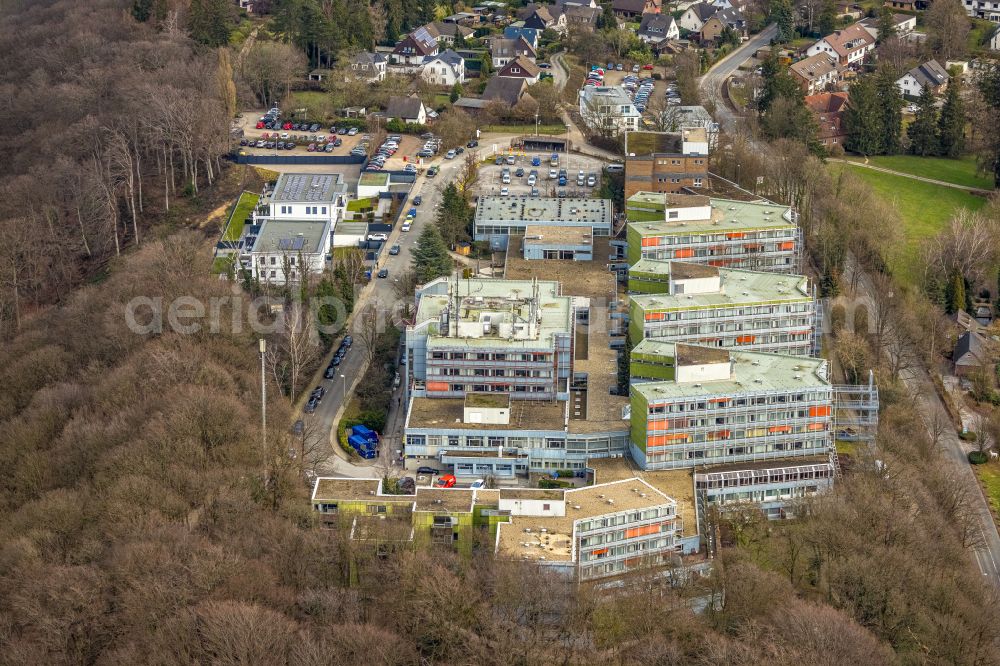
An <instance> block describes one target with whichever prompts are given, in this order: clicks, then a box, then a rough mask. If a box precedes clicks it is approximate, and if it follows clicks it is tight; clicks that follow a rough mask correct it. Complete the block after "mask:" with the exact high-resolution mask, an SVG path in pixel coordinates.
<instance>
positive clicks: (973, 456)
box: [969, 451, 990, 465]
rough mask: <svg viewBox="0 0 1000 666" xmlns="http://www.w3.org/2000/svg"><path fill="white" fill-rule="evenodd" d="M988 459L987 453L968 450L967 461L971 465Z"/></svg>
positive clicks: (980, 463)
mask: <svg viewBox="0 0 1000 666" xmlns="http://www.w3.org/2000/svg"><path fill="white" fill-rule="evenodd" d="M989 459H990V457H989V455H987V454H985V453H983V452H982V451H970V452H969V462H970V463H972V464H973V465H982V464H983V463H985V462H987V461H988V460H989Z"/></svg>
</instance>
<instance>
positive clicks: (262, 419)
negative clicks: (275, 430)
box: [260, 338, 267, 451]
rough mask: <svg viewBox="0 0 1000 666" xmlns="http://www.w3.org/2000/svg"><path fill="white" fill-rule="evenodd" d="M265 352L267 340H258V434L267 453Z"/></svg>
mask: <svg viewBox="0 0 1000 666" xmlns="http://www.w3.org/2000/svg"><path fill="white" fill-rule="evenodd" d="M266 350H267V340H265V339H264V338H261V339H260V432H261V442H262V443H263V446H264V451H267V382H266V381H265V379H264V377H265V375H264V352H265V351H266Z"/></svg>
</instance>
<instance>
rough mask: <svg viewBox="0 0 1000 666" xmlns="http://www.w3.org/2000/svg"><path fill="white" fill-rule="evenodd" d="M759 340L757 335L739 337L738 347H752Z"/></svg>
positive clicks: (737, 337) (737, 338)
mask: <svg viewBox="0 0 1000 666" xmlns="http://www.w3.org/2000/svg"><path fill="white" fill-rule="evenodd" d="M756 340H757V336H755V335H737V336H736V344H738V345H752V344H753V343H754V342H755V341H756Z"/></svg>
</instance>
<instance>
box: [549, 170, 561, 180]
mask: <svg viewBox="0 0 1000 666" xmlns="http://www.w3.org/2000/svg"><path fill="white" fill-rule="evenodd" d="M558 177H559V172H558V171H556V170H555V169H549V180H555V179H556V178H558Z"/></svg>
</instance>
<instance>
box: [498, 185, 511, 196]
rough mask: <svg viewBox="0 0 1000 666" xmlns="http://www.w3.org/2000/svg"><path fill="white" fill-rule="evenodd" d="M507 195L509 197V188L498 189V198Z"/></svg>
mask: <svg viewBox="0 0 1000 666" xmlns="http://www.w3.org/2000/svg"><path fill="white" fill-rule="evenodd" d="M509 195H510V188H509V187H501V188H500V196H502V197H506V196H509Z"/></svg>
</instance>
